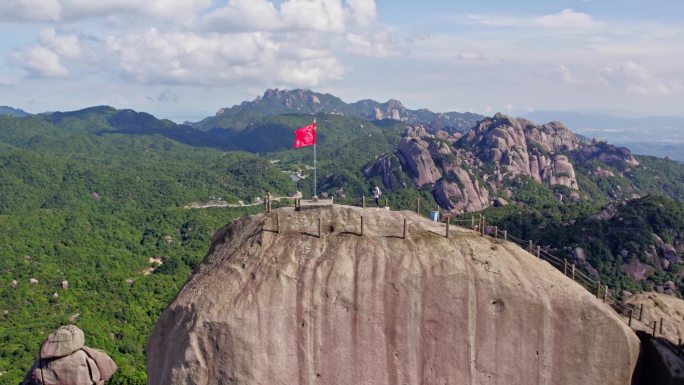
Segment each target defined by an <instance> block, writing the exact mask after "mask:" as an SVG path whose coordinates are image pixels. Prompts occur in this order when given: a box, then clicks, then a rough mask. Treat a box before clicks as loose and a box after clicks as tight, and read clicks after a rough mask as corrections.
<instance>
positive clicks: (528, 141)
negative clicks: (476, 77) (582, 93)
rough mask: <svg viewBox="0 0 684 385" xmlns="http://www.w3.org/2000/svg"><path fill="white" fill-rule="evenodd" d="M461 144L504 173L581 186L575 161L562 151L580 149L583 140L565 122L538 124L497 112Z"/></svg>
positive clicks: (552, 182)
mask: <svg viewBox="0 0 684 385" xmlns="http://www.w3.org/2000/svg"><path fill="white" fill-rule="evenodd" d="M457 146H459V147H462V148H468V149H471V150H472V151H474V152H475V153H476V154H477V156H478V157H479V158H480V159H481V160H482V161H484V162H493V163H495V164H496V165H498V166H500V168H501V169H502V170H503V175H510V176H513V177H515V176H519V175H524V176H528V177H530V178H532V179H534V180H536V181H537V182H543V183H545V184H547V185H550V186H551V185H563V186H566V187H568V188H570V189H575V190H576V189H578V188H579V187H578V184H577V179H576V177H575V170H574V168H573V166H572V163H570V161H569V160H568V158H567V156H565V155H560V154H558V153H559V152H569V151H573V150H576V149H578V148H579V146H580V142H579V140H578V139H577V137H576V136H575V135H574V134H573V133H572V132H570V130H568V129H567V128H566V127H565V126H563V125H562V124H561V123H558V122H552V123H548V124H544V125H542V126H537V125H535V124H534V123H532V122H530V121H528V120H525V119H519V118H518V119H516V118H512V117H510V116H506V115H503V114H496V115H494V116H493V117H492V118H485V119H484V120H482V121H481V122H480V123H478V125H477V126H476V127H475V128H474V129H473V130H471V131H470V132H469V133H467V134H466V135H464V136H463V137H462V138H461V139H460V140H459V142H458V143H457Z"/></svg>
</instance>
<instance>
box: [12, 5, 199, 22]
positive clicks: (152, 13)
mask: <svg viewBox="0 0 684 385" xmlns="http://www.w3.org/2000/svg"><path fill="white" fill-rule="evenodd" d="M211 5H212V0H145V1H139V0H96V1H94V0H3V1H2V2H1V3H0V20H7V21H51V22H63V21H76V20H82V19H87V18H94V17H108V16H113V15H128V16H131V15H139V16H145V17H156V18H163V19H173V20H183V19H186V18H187V17H188V16H189V15H194V14H196V13H197V12H199V11H201V10H204V9H206V8H208V7H209V6H211Z"/></svg>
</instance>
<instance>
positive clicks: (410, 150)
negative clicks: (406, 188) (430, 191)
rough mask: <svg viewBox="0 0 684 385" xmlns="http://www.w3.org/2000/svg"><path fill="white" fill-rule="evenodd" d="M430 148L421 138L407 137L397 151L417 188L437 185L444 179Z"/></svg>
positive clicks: (403, 166)
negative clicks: (436, 183)
mask: <svg viewBox="0 0 684 385" xmlns="http://www.w3.org/2000/svg"><path fill="white" fill-rule="evenodd" d="M429 147H430V145H429V144H428V143H427V142H426V141H424V140H422V139H421V138H419V137H405V138H404V139H402V141H401V143H400V144H399V147H397V150H396V151H395V155H396V156H397V158H399V161H400V162H401V166H402V168H403V169H404V170H406V171H407V172H408V173H409V175H410V176H411V179H412V180H413V183H414V184H415V185H416V186H417V187H422V186H423V185H426V184H428V183H435V182H437V181H438V180H439V178H441V177H442V173H441V172H440V171H439V169H438V168H437V166H436V165H435V162H434V160H433V159H432V156H431V154H430V151H429Z"/></svg>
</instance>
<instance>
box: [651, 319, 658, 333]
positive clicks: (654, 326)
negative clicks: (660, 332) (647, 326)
mask: <svg viewBox="0 0 684 385" xmlns="http://www.w3.org/2000/svg"><path fill="white" fill-rule="evenodd" d="M657 324H658V321H653V331H652V332H651V335H652V336H653V337H655V336H656V334H655V331H656V325H657Z"/></svg>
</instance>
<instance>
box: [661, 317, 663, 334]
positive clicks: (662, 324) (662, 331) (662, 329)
mask: <svg viewBox="0 0 684 385" xmlns="http://www.w3.org/2000/svg"><path fill="white" fill-rule="evenodd" d="M660 335H661V336H662V335H663V319H662V318H661V319H660Z"/></svg>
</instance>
